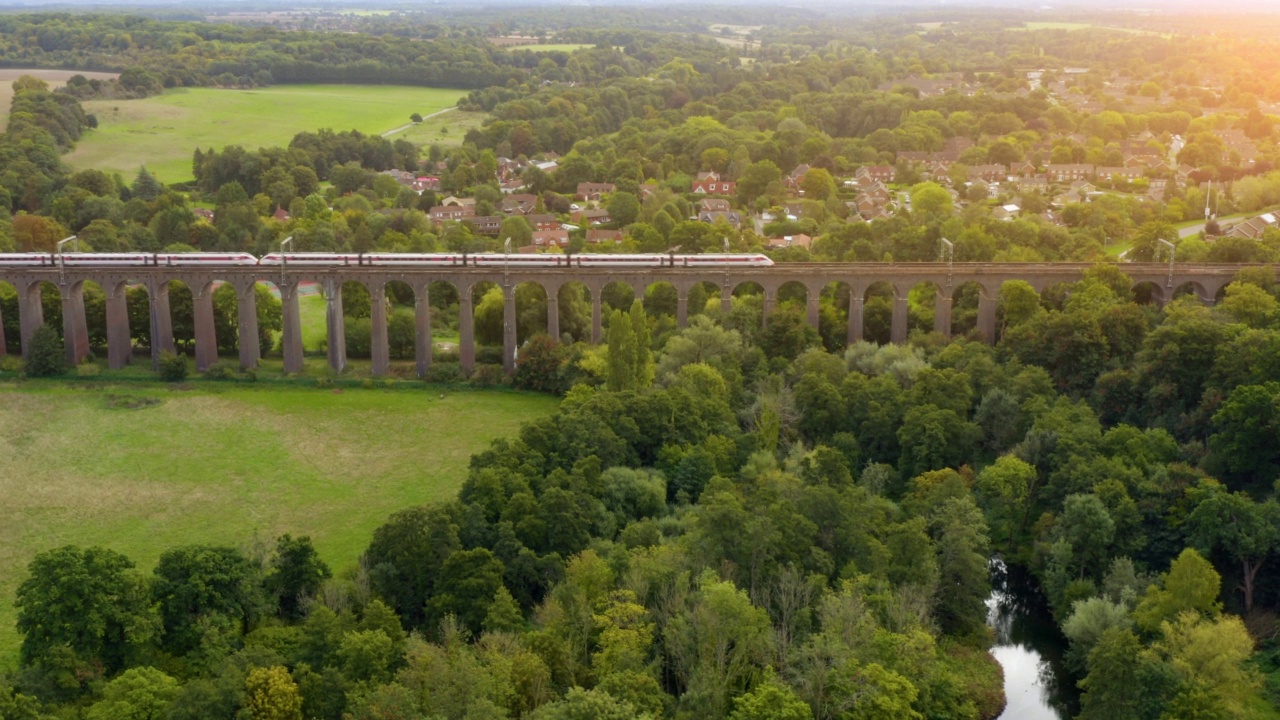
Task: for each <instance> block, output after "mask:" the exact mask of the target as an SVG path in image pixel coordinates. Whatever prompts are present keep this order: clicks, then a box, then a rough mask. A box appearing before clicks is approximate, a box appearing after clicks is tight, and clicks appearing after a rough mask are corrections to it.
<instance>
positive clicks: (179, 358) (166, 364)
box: [158, 350, 191, 382]
mask: <svg viewBox="0 0 1280 720" xmlns="http://www.w3.org/2000/svg"><path fill="white" fill-rule="evenodd" d="M158 368H159V369H158V372H159V374H160V379H161V380H164V381H165V382H182V381H183V380H186V379H187V373H189V372H190V371H191V367H190V363H188V362H187V356H186V355H178V354H176V353H171V352H169V351H168V350H165V351H164V352H162V353H160V362H159V364H158Z"/></svg>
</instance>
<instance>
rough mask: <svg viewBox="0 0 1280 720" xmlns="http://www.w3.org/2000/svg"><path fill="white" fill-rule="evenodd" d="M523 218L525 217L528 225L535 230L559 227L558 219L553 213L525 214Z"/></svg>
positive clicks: (557, 228) (556, 228)
mask: <svg viewBox="0 0 1280 720" xmlns="http://www.w3.org/2000/svg"><path fill="white" fill-rule="evenodd" d="M524 219H525V222H527V223H529V225H530V226H531V227H533V229H534V230H535V231H537V230H559V229H560V227H561V225H560V219H559V218H557V217H556V216H555V215H551V214H549V213H542V214H538V215H525V216H524Z"/></svg>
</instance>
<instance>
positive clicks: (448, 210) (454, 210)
mask: <svg viewBox="0 0 1280 720" xmlns="http://www.w3.org/2000/svg"><path fill="white" fill-rule="evenodd" d="M475 216H476V208H475V206H474V205H437V206H435V207H433V208H431V209H430V210H429V211H427V217H429V218H430V219H431V222H433V223H436V224H439V223H442V222H446V221H449V220H466V219H467V218H473V217H475Z"/></svg>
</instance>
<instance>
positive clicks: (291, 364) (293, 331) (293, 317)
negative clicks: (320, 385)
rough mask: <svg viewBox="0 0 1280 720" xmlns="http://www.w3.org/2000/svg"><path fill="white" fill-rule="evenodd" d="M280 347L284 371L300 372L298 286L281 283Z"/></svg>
mask: <svg viewBox="0 0 1280 720" xmlns="http://www.w3.org/2000/svg"><path fill="white" fill-rule="evenodd" d="M280 304H281V306H282V310H283V312H282V313H281V318H280V320H281V323H280V332H281V345H282V346H283V349H284V371H285V372H286V373H290V374H293V373H300V372H302V311H301V308H299V307H298V284H297V283H288V282H281V284H280Z"/></svg>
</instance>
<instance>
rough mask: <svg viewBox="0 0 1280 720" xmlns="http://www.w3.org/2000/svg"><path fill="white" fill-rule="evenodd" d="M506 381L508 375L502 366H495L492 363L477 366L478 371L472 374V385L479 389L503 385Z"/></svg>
mask: <svg viewBox="0 0 1280 720" xmlns="http://www.w3.org/2000/svg"><path fill="white" fill-rule="evenodd" d="M506 381H507V373H506V371H504V370H503V369H502V366H501V365H494V364H492V363H484V364H482V365H476V371H475V372H473V373H471V384H472V385H476V386H478V387H491V386H493V385H501V384H502V383H505V382H506Z"/></svg>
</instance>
